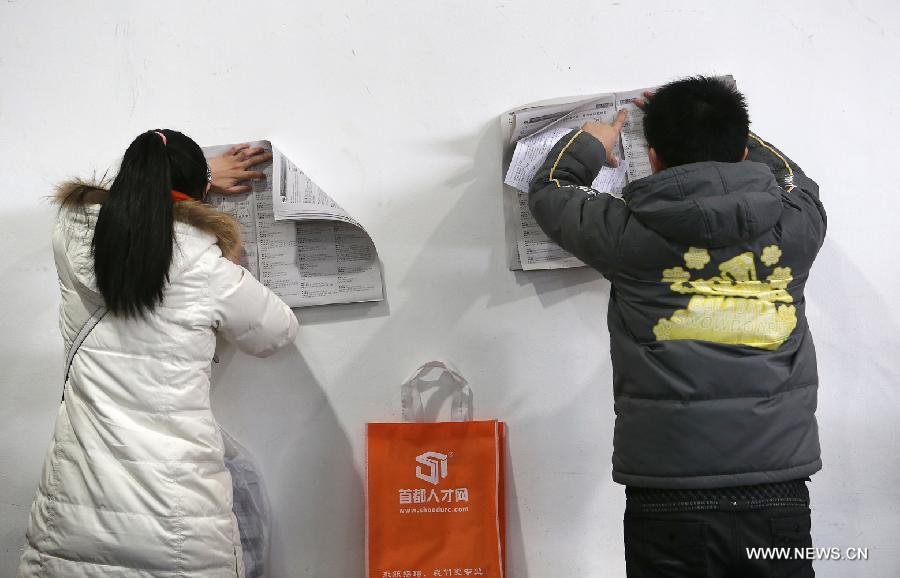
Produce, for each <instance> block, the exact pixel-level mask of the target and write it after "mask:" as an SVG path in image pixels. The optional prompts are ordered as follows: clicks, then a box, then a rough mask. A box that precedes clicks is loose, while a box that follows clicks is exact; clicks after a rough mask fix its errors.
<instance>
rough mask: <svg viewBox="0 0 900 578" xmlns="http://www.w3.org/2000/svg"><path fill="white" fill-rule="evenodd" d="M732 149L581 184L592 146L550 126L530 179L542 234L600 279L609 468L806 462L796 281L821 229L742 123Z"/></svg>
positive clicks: (796, 466) (713, 474)
mask: <svg viewBox="0 0 900 578" xmlns="http://www.w3.org/2000/svg"><path fill="white" fill-rule="evenodd" d="M748 148H749V156H748V159H747V160H746V161H742V162H738V163H719V162H702V163H694V164H688V165H682V166H678V167H673V168H670V169H666V170H663V171H660V172H658V173H656V174H654V175H652V176H649V177H646V178H644V179H639V180H636V181H634V182H632V183H630V184H629V185H628V186H627V187H626V188H625V190H624V192H623V199H621V200H620V199H618V198H615V197H612V196H610V195H607V194H600V193H597V192H596V191H592V190H591V189H590V188H589V187H590V184H591V182H592V181H593V180H594V178H595V176H596V175H597V173H598V171H599V170H600V168H601V167H602V165H603V163H604V161H605V153H604V150H603V145H602V144H600V142H599V141H598V140H597V139H595V138H594V137H592V136H591V135H589V134H587V133H585V132H581V131H576V132H573V133H570V134H568V135H566V136H564V137H563V138H562V140H561V141H560V142H559V143H558V144H557V145H556V146H555V147H554V149H553V150H552V151H551V152H550V154H549V156H548V158H547V161H546V163H545V164H544V166H543V167H542V169H541V170H540V171H539V172H538V174H537V176H536V177H535V179H534V181H533V182H532V184H531V190H530V206H531V211H532V213H533V214H534V217H535V219H536V220H537V222H538V223H539V224H540V226H541V228H542V229H543V230H544V232H545V233H546V234H547V235H548V236H549V237H550V238H551V239H553V240H554V241H555V242H557V243H558V244H559V245H560V246H562V247H563V248H564V249H566V250H568V251H569V252H571V253H572V254H574V255H575V256H576V257H578V258H579V259H581V260H582V261H584V262H585V263H586V264H588V265H590V266H591V267H593V268H595V269H597V270H598V271H600V272H601V273H602V274H603V275H604V276H605V277H606V278H607V279H609V281H610V283H611V290H610V298H609V312H608V325H609V332H610V349H611V354H612V362H613V393H614V397H615V413H616V424H615V433H614V452H613V479H614V480H615V481H617V482H619V483H622V484H627V485H632V486H642V487H655V488H716V487H727V486H738V485H752V484H758V483H764V482H778V481H785V480H790V479H796V478H804V477H806V476H809V475H811V474H812V473H814V472H816V471H818V470H819V469H820V468H821V460H820V456H819V439H818V430H817V425H816V418H815V410H816V393H817V388H818V376H817V372H816V354H815V349H814V346H813V341H812V335H811V334H810V331H809V327H808V326H807V323H806V316H805V313H804V309H805V301H804V296H803V290H804V287H805V285H806V280H807V278H808V275H809V270H810V267H811V266H812V263H813V260H814V259H815V257H816V254H817V253H818V251H819V248H820V247H821V246H822V242H823V240H824V238H825V227H826V218H825V210H824V209H823V207H822V204H821V203H820V202H819V194H818V186H817V185H816V183H815V182H813V181H812V180H811V179H809V178H808V177H806V176H805V175H804V174H803V172H802V171H801V170H800V168H799V167H798V166H797V165H796V164H794V163H793V162H791V161H790V160H789V159H787V157H785V156H784V155H783V154H782V153H780V152H779V151H778V150H776V149H775V148H774V147H773V146H771V145H770V144H768V143H766V142H765V141H763V140H761V139H759V138H758V137H756V136H755V135H752V134H751V135H750V139H749V142H748Z"/></svg>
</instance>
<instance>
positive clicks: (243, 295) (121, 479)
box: [18, 185, 298, 578]
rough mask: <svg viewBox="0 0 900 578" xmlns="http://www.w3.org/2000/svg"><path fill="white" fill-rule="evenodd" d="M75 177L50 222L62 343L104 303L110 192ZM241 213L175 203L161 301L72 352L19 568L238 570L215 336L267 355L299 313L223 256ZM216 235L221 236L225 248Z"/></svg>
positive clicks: (132, 572) (70, 571)
mask: <svg viewBox="0 0 900 578" xmlns="http://www.w3.org/2000/svg"><path fill="white" fill-rule="evenodd" d="M77 192H78V187H77V186H76V185H73V186H69V187H64V188H63V189H61V191H60V195H62V198H64V199H68V201H67V202H65V203H64V205H63V208H62V209H61V210H60V214H59V218H58V219H57V223H56V226H55V229H54V232H53V251H54V256H55V260H56V266H57V271H58V273H59V286H60V291H61V292H62V303H61V305H60V321H59V324H60V330H61V331H62V335H63V339H64V342H65V345H66V347H68V346H69V344H70V343H71V342H72V340H73V339H74V337H75V335H76V334H77V333H78V331H79V329H80V328H81V326H82V324H83V323H84V321H85V320H86V319H87V318H88V317H89V311H93V309H94V308H95V307H96V304H98V303H100V301H99V299H100V297H99V294H98V292H97V290H96V284H95V278H94V276H93V259H92V256H91V251H90V244H91V238H92V236H93V229H94V224H95V223H96V220H97V214H98V212H99V207H100V205H99V204H92V203H97V202H102V199H103V198H104V197H105V194H106V193H105V191H102V190H99V189H92V190H90V191H89V192H88V195H87V196H86V197H85V198H84V199H82V201H81V202H78V201H74V200H73V199H76V198H77V196H78V195H76V194H75V193H77ZM237 237H238V235H237V229H236V224H235V223H234V221H232V220H231V219H230V218H228V217H227V216H223V215H222V214H221V213H218V212H217V211H215V210H214V209H212V208H210V207H207V206H205V205H201V204H200V203H192V202H182V203H177V204H176V223H175V247H174V256H173V261H172V266H171V269H170V282H169V284H168V285H167V287H166V289H165V293H164V300H163V302H162V304H161V305H159V306H158V307H157V308H156V309H155V310H154V311H153V312H152V314H150V315H148V316H147V317H146V318H145V319H131V318H121V317H117V316H114V315H113V314H111V313H110V314H107V315H106V317H104V318H103V319H102V321H101V322H100V323H99V324H98V325H97V326H96V327H95V328H94V330H93V331H92V332H91V333H90V335H89V336H88V337H87V339H86V340H85V341H84V343H83V345H82V346H81V348H80V350H79V352H78V354H77V355H76V356H75V359H74V362H73V363H72V367H71V371H70V373H69V378H68V380H67V382H66V384H65V401H64V402H63V403H62V404H61V405H60V407H59V412H58V415H57V419H56V427H55V431H54V433H53V439H52V441H51V443H50V448H49V450H48V452H47V455H46V460H45V462H44V468H43V473H42V476H41V480H40V483H39V488H38V491H37V494H36V496H35V499H34V503H33V505H32V508H31V519H30V521H29V524H28V530H27V540H26V546H25V551H24V553H23V555H22V559H21V563H20V566H19V569H18V576H19V577H21V578H26V577H28V578H30V577H54V578H83V577H126V576H127V577H128V578H144V577H147V578H149V577H154V578H163V577H165V578H175V577H182V576H184V577H192V578H193V577H216V578H218V577H226V576H227V577H234V576H239V577H242V576H243V575H244V569H243V562H242V558H241V546H240V538H239V534H238V529H237V523H236V520H235V518H234V515H233V514H232V511H231V500H232V492H231V477H230V475H229V473H228V471H227V470H226V468H225V465H224V461H223V447H222V438H221V435H220V433H219V429H218V427H217V425H216V420H215V418H214V417H213V414H212V412H211V411H210V402H209V375H210V364H211V360H212V357H213V353H214V351H215V344H216V334H217V333H218V334H220V335H223V336H225V337H227V338H229V339H230V340H232V341H233V342H234V343H235V344H236V345H237V346H238V347H240V348H241V349H242V350H243V351H245V352H248V353H250V354H253V355H258V356H265V355H268V354H270V353H272V352H273V351H275V350H276V349H278V348H279V347H282V346H284V345H286V344H288V343H291V342H292V341H293V339H294V337H295V336H296V333H297V327H298V323H297V318H296V317H295V316H294V314H293V313H292V312H291V310H290V309H289V308H288V307H287V306H286V305H285V304H284V303H283V302H282V301H281V300H280V299H279V298H278V297H276V296H275V295H274V294H273V293H272V292H271V291H269V290H268V289H266V288H265V287H264V286H263V285H261V284H260V283H259V282H258V281H257V280H256V279H254V278H253V277H252V276H251V275H250V274H249V273H248V272H247V271H246V270H245V269H243V268H241V267H239V266H237V265H235V264H233V263H232V262H230V261H228V260H227V259H225V258H224V257H223V256H222V249H225V250H226V251H231V250H232V249H233V248H234V247H233V246H234V244H235V240H236V238H237ZM220 245H222V247H220Z"/></svg>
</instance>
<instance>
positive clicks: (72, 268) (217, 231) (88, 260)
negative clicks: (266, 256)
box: [54, 181, 241, 293]
mask: <svg viewBox="0 0 900 578" xmlns="http://www.w3.org/2000/svg"><path fill="white" fill-rule="evenodd" d="M108 196H109V191H108V190H107V189H106V188H105V187H104V186H103V185H102V184H94V183H88V182H84V181H71V182H67V183H63V184H62V185H60V186H59V187H58V188H57V190H56V195H55V197H54V201H55V203H56V204H58V205H59V207H60V215H59V217H58V218H57V229H58V230H59V231H60V233H61V237H60V239H59V241H60V242H59V244H57V240H56V238H55V237H56V235H54V252H55V253H56V255H57V259H60V258H62V259H64V260H65V262H66V263H67V265H66V267H65V268H66V270H68V271H69V272H70V274H71V275H72V276H73V277H74V280H75V281H77V283H78V285H79V286H81V288H82V289H85V290H87V291H89V292H91V293H97V287H96V278H95V276H94V259H93V251H92V249H91V243H92V241H93V236H94V234H93V231H94V227H95V226H96V224H97V216H98V215H99V213H100V206H101V205H102V204H103V202H104V201H105V200H106V198H107V197H108ZM174 207H175V214H174V217H175V227H174V229H175V241H176V247H175V251H174V252H173V255H172V268H171V269H170V276H172V275H173V274H174V275H177V274H178V273H179V272H180V271H181V270H182V269H184V268H185V267H187V266H188V265H189V264H190V263H191V262H192V261H193V259H195V258H196V257H197V256H198V255H199V254H200V253H202V252H203V251H205V250H206V249H208V248H209V247H210V246H212V245H214V244H217V245H218V246H219V248H220V249H221V250H222V255H223V256H225V257H227V258H229V259H231V260H232V261H235V262H237V261H238V260H239V258H240V253H241V234H240V227H239V225H238V223H237V222H236V221H235V220H234V218H232V217H231V216H230V215H227V214H225V213H223V212H221V211H219V210H217V209H215V208H213V207H211V206H209V205H206V204H204V203H201V202H199V201H179V202H177V203H175V205H174ZM59 264H60V263H59V261H58V262H57V265H59Z"/></svg>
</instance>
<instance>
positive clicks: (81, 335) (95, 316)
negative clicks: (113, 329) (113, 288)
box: [63, 305, 107, 399]
mask: <svg viewBox="0 0 900 578" xmlns="http://www.w3.org/2000/svg"><path fill="white" fill-rule="evenodd" d="M106 311H107V309H106V307H104V306H103V305H101V306H99V307H97V308H96V309H95V310H94V312H93V313H91V316H90V317H88V319H87V321H85V322H84V325H82V326H81V330H80V331H79V332H78V335H76V336H75V339H73V340H72V345H70V346H69V351H68V352H67V353H66V367H65V372H64V373H63V399H65V398H66V382H67V381H69V369H70V368H71V367H72V360H73V359H75V354H76V353H78V348H79V347H81V344H82V343H84V340H85V338H86V337H87V336H88V334H90V332H91V330H92V329H94V327H96V326H97V324H98V323H100V320H101V319H103V316H104V315H106Z"/></svg>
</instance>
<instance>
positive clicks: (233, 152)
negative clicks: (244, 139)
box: [224, 143, 250, 157]
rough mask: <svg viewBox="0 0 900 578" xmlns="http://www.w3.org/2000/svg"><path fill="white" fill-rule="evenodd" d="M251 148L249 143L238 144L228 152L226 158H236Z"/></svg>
mask: <svg viewBox="0 0 900 578" xmlns="http://www.w3.org/2000/svg"><path fill="white" fill-rule="evenodd" d="M249 147H250V145H249V144H248V143H241V144H236V145H234V146H232V147H231V148H230V149H228V152H226V153H225V155H224V156H229V157H233V156H236V155H237V154H238V153H239V152H241V151H242V150H244V149H246V148H249Z"/></svg>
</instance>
